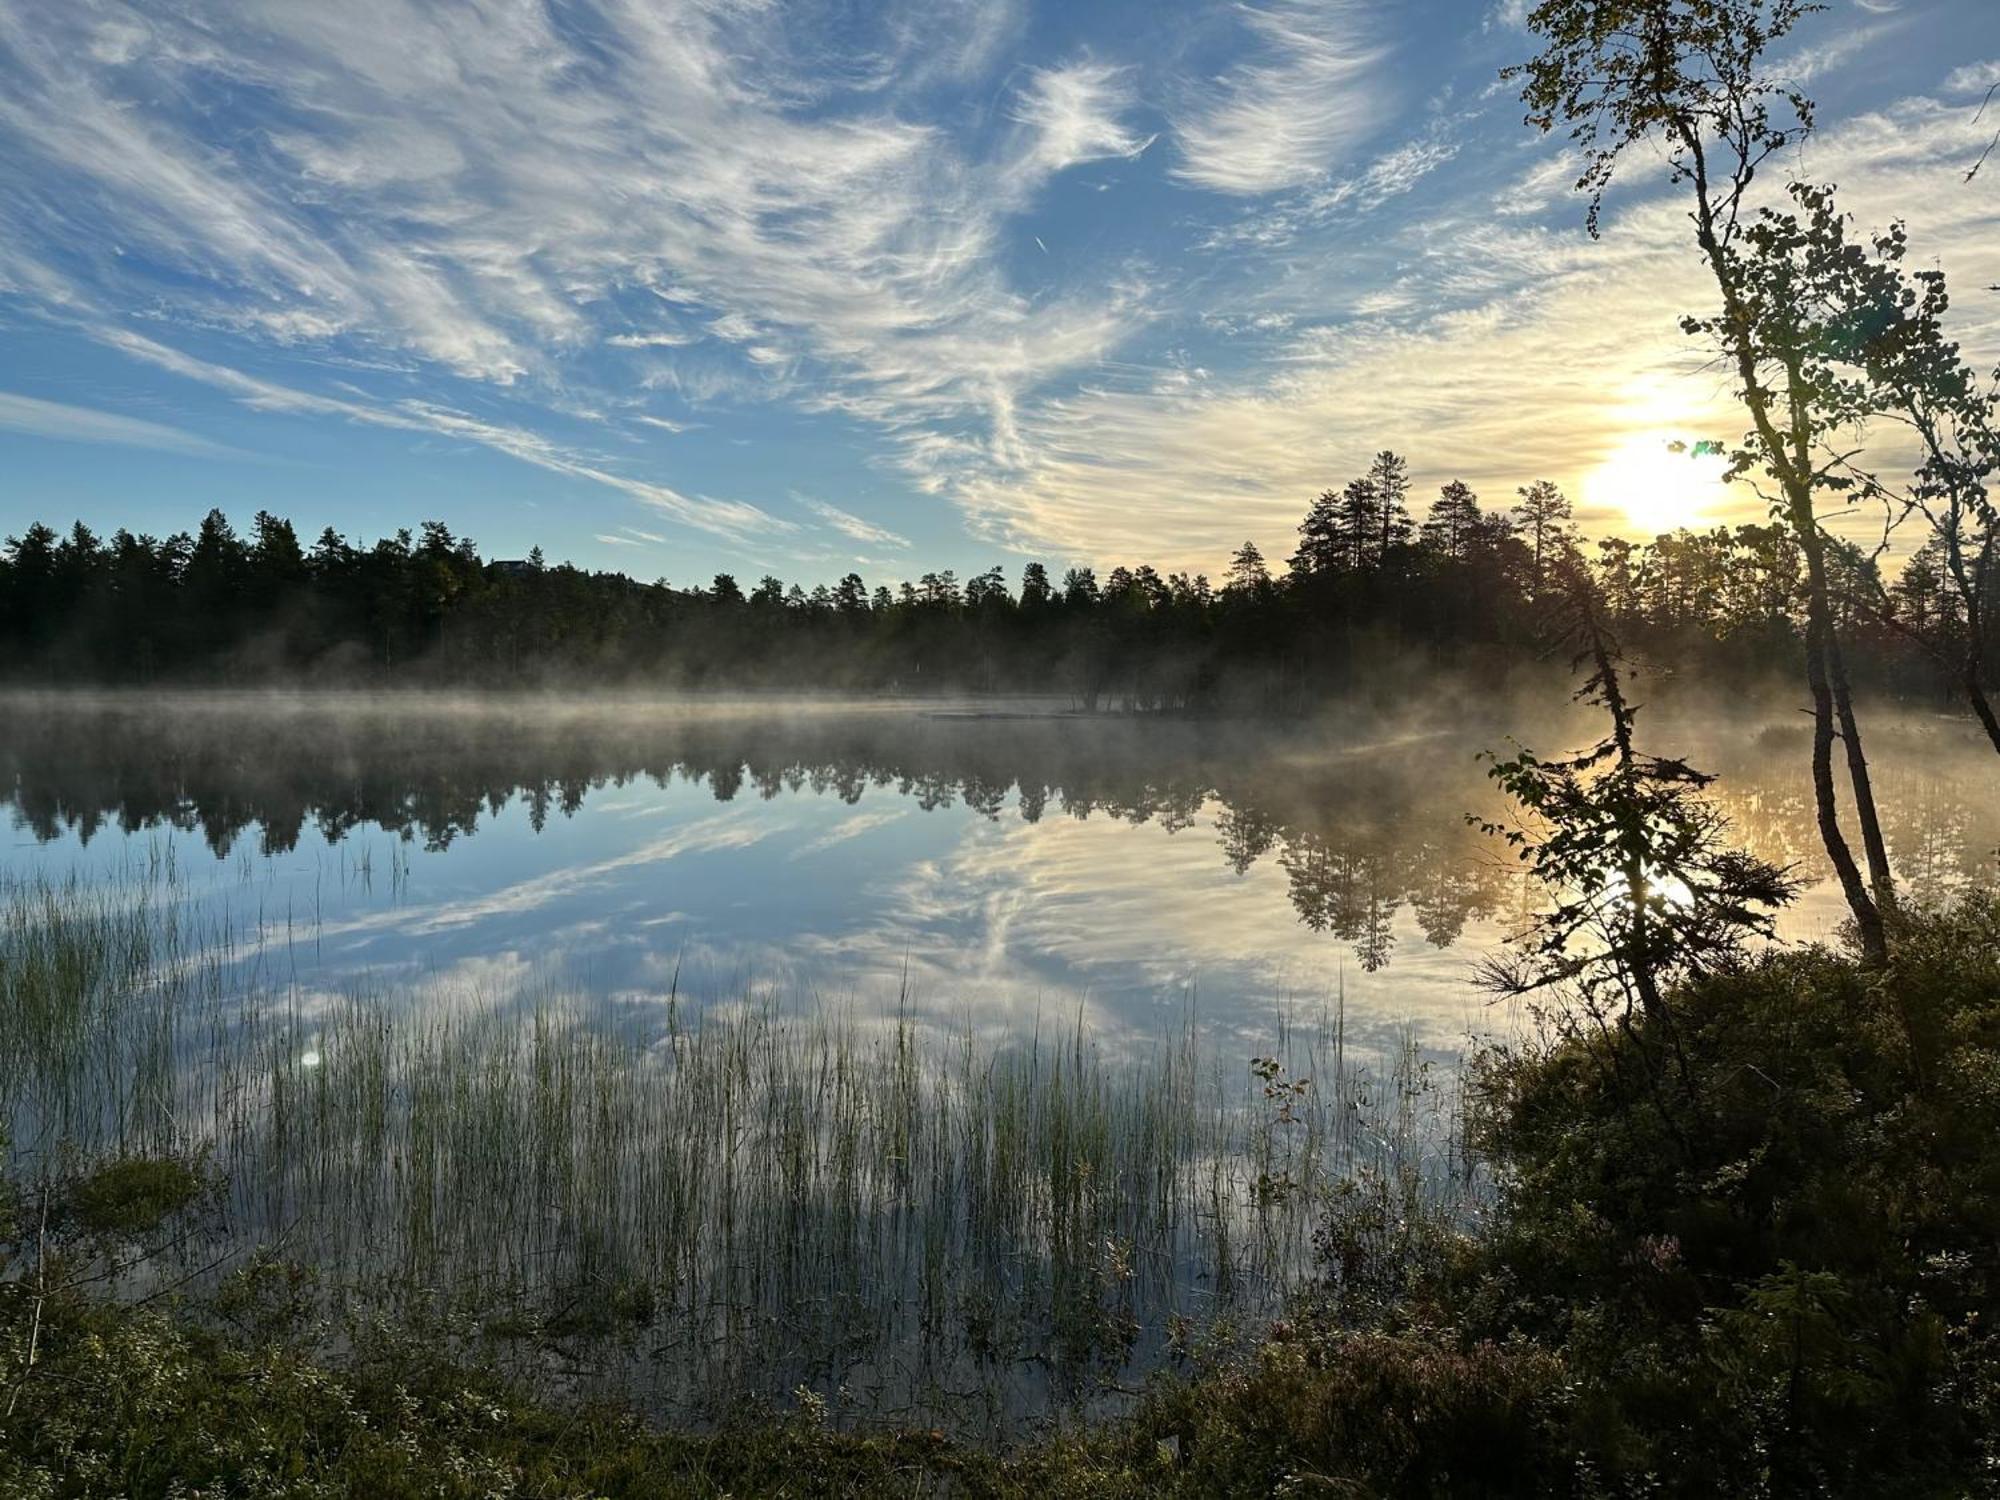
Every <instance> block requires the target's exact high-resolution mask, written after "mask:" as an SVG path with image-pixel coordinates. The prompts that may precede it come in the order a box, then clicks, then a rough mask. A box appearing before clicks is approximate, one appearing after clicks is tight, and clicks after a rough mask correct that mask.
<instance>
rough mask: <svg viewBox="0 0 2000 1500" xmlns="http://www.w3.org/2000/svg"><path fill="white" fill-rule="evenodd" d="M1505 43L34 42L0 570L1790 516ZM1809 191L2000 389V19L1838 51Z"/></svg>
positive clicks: (1011, 552) (1075, 10) (113, 11)
mask: <svg viewBox="0 0 2000 1500" xmlns="http://www.w3.org/2000/svg"><path fill="white" fill-rule="evenodd" d="M1518 9H1519V7H1518V6H1517V5H1510V4H1507V3H1501V4H1495V3H1493V0H1404V3H1394V0H1375V3H1369V0H1260V3H1257V4H1246V5H1215V4H1208V5H1188V6H1177V5H1171V4H1164V3H1157V0H1156V3H1148V4H1126V3H1122V0H1097V3H1091V4H1086V5H1077V4H1055V3H1031V0H990V3H971V0H907V3H906V0H883V3H878V4H872V5H870V4H858V3H853V0H839V3H828V4H819V3H816V0H485V3H478V4H474V3H464V0H460V3H451V4H447V3H443V0H340V3H338V4H307V3H302V0H203V3H201V4H199V5H182V4H169V3H166V0H156V3H150V4H136V5H128V4H123V3H115V0H0V351H4V357H0V455H4V458H0V531H8V530H18V529H19V528H20V527H21V526H22V525H25V524H26V523H27V522H28V521H30V520H32V519H36V518H41V519H47V520H49V521H51V522H53V523H55V524H58V525H66V524H67V522H68V521H69V520H70V519H71V518H73V517H75V516H82V517H84V518H86V519H88V520H89V521H90V522H91V523H92V524H93V525H95V526H97V527H98V528H99V529H100V530H109V529H111V528H113V527H116V526H120V525H126V526H131V527H133V528H134V529H140V530H150V531H153V532H156V533H160V532H166V531H170V530H176V529H181V528H183V527H188V526H191V525H192V524H193V522H194V521H195V520H196V519H197V518H198V516H199V515H200V513H201V512H202V511H204V510H205V509H206V508H207V507H208V506H210V505H212V504H217V505H221V506H223V507H224V508H225V509H226V510H228V511H230V512H231V513H232V514H233V515H235V516H236V517H237V518H238V519H239V521H247V520H248V518H249V516H250V514H251V513H252V512H253V511H255V510H256V509H258V508H260V507H268V508H271V509H273V510H277V511H279V512H281V513H283V514H288V515H290V516H292V517H293V518H294V519H295V520H296V521H298V522H299V523H300V525H301V527H302V528H308V527H309V528H311V529H314V530H316V529H317V528H318V527H319V526H321V525H324V524H332V525H334V526H336V527H338V528H340V529H341V530H343V531H344V532H347V533H348V534H349V535H350V536H354V537H357V538H359V539H361V540H363V541H367V540H372V539H373V537H374V536H375V535H377V534H379V533H381V532H383V531H385V530H388V529H392V528H394V527H395V526H398V525H403V524H411V523H413V522H414V521H416V520H417V519H420V518H431V517H436V518H439V519H442V520H444V521H446V522H447V523H448V524H449V525H451V526H452V527H453V528H454V529H455V530H458V531H461V532H469V533H470V534H472V535H473V536H474V537H476V538H477V539H478V540H479V541H480V543H481V544H482V546H483V547H484V549H485V550H486V551H487V552H488V553H489V555H501V556H508V555H518V554H520V553H524V552H525V551H526V550H527V548H528V547H529V546H530V545H533V544H536V543H539V544H540V545H541V546H543V548H544V549H545V550H546V551H547V552H548V553H549V555H550V556H551V557H568V558H572V559H574V560H576V561H577V562H579V563H583V564H586V565H591V566H600V567H618V568H622V569H624V570H625V571H628V572H631V573H634V574H637V575H639V576H642V577H649V578H650V577H660V576H664V577H667V578H669V579H671V580H673V581H675V582H680V583H689V582H698V581H700V580H703V579H705V578H706V577H707V576H708V575H709V574H710V573H713V572H715V571H716V570H718V569H722V568H728V569H729V570H731V571H735V572H738V573H747V574H751V575H755V574H757V573H761V572H763V571H767V570H768V571H774V572H777V573H779V574H780V575H781V576H783V577H785V578H787V579H794V578H803V579H806V580H813V579H822V578H825V579H830V578H833V577H837V576H838V575H839V574H840V573H843V572H845V571H847V570H848V569H850V568H852V569H855V570H857V571H859V572H861V573H862V574H863V575H864V576H866V577H867V578H868V579H869V581H870V582H871V583H872V582H893V581H894V580H896V579H898V578H902V577H910V576H914V575H915V574H917V573H919V572H922V571H924V570H926V569H930V568H936V567H956V568H958V569H960V570H961V571H971V570H973V569H976V568H980V567H984V566H987V565H989V564H991V563H995V562H998V563H1002V564H1004V565H1006V566H1007V568H1008V570H1009V572H1010V573H1013V572H1015V571H1017V570H1018V567H1019V564H1020V562H1021V561H1022V560H1023V558H1024V557H1026V556H1038V557H1043V558H1047V559H1050V560H1052V561H1056V562H1058V563H1066V562H1071V561H1081V562H1091V563H1096V564H1098V565H1100V566H1103V565H1110V564H1113V563H1117V562H1121V561H1122V562H1132V563H1136V562H1139V561H1153V562H1155V563H1157V564H1159V565H1162V566H1166V567H1182V566H1185V567H1193V568H1206V569H1208V570H1210V571H1211V572H1214V571H1218V570H1219V569H1220V567H1221V565H1222V561H1223V558H1224V557H1225V556H1226V554H1227V552H1228V550H1229V549H1230V548H1231V547H1233V546H1234V545H1235V543H1236V542H1237V541H1240V540H1241V539H1242V538H1243V537H1245V536H1251V537H1255V538H1257V539H1259V540H1260V541H1261V542H1262V543H1263V545H1264V546H1265V549H1266V550H1267V551H1268V552H1271V553H1273V554H1274V555H1279V556H1282V555H1283V554H1284V552H1286V551H1287V550H1289V543H1290V541H1291V538H1292V528H1293V526H1294V524H1295V522H1296V520H1297V517H1298V515H1299V513H1300V512H1301V511H1302V510H1303V509H1304V506H1305V504H1306V502H1307V501H1308V500H1309V499H1310V497H1311V495H1312V494H1313V493H1314V492H1316V491H1317V490H1318V489H1320V488H1323V487H1325V486H1326V485H1328V484H1337V483H1338V482H1340V481H1341V480H1343V479H1344V478H1345V477H1346V476H1347V475H1349V474H1351V473H1353V472H1356V471H1358V470H1359V469H1360V468H1362V467H1363V466H1365V464H1366V462H1367V459H1368V456H1369V455H1370V454H1371V453H1372V452H1373V451H1374V450H1375V449H1377V448H1380V447H1383V446H1393V447H1396V448H1398V449H1399V450H1401V451H1404V452H1405V453H1407V454H1408V455H1409V456H1410V459H1411V463H1412V469H1413V472H1414V474H1415V476H1416V478H1417V480H1418V482H1419V484H1420V486H1423V487H1426V488H1428V487H1434V486H1435V485H1436V484H1437V483H1441V482H1442V481H1444V480H1446V479H1449V478H1452V477H1454V476H1460V475H1462V476H1463V477H1465V478H1467V479H1468V480H1470V481H1471V482H1472V483H1473V484H1474V485H1475V487H1476V488H1478V489H1479V490H1480V491H1481V492H1482V494H1483V495H1484V496H1485V497H1486V498H1487V499H1488V500H1489V501H1504V500H1506V499H1507V498H1510V497H1511V496H1512V493H1513V489H1514V487H1515V486H1516V485H1519V484H1523V483H1526V482H1528V481H1529V480H1531V479H1534V478H1537V477H1542V476H1548V477H1553V478H1556V479H1557V480H1559V481H1560V482H1562V483H1564V484H1565V485H1566V486H1567V487H1569V488H1570V490H1571V492H1572V493H1573V494H1575V495H1576V496H1577V497H1578V499H1579V502H1580V510H1581V513H1582V514H1583V516H1584V518H1585V520H1586V522H1587V524H1589V525H1590V526H1591V527H1592V528H1593V529H1596V530H1610V531H1623V532H1627V533H1632V534H1645V533H1648V532H1650V531H1651V530H1653V529H1656V527H1657V526H1658V525H1660V524H1668V523H1673V522H1678V521H1682V520H1694V521H1703V520H1725V519H1726V520H1734V519H1742V518H1746V517H1748V516H1751V515H1754V514H1755V513H1756V512H1757V509H1758V507H1757V504H1756V502H1755V500H1754V497H1751V496H1749V495H1747V494H1734V493H1728V492H1724V491H1722V490H1721V489H1720V487H1719V486H1716V485H1714V484H1713V483H1712V482H1711V481H1710V478H1709V477H1708V476H1704V475H1702V474H1699V473H1695V472H1693V471H1691V470H1689V469H1688V468H1687V466H1686V465H1685V463H1683V462H1679V461H1672V462H1674V463H1675V465H1676V466H1673V467H1670V466H1669V465H1670V461H1669V460H1668V459H1667V458H1666V457H1664V443H1665V440H1666V439H1667V438H1668V437H1670V436H1674V435H1677V434H1681V433H1694V432H1699V433H1704V434H1706V433H1714V432H1727V431H1728V430H1730V427H1731V425H1732V424H1731V423H1729V421H1728V419H1727V407H1726V398H1727V389H1726V386H1725V385H1724V384H1723V383H1722V382H1720V380H1719V378H1718V377H1717V375H1716V374H1715V373H1714V371H1713V370H1711V369H1706V368H1704V367H1703V363H1702V360H1701V357H1700V354H1699V351H1695V350H1691V349H1690V348H1689V347H1688V346H1687V345H1686V344H1685V342H1684V341H1683V340H1682V339H1681V337H1680V335H1679V334H1678V332H1677V330H1676V327H1675V323H1676V319H1677V317H1678V315H1679V314H1680V313H1681V312H1683V311H1685V310H1687V309H1689V308H1691V307H1699V306H1700V305H1702V299H1701V295H1700V294H1701V286H1700V281H1699V268H1698V267H1695V266H1691V265H1690V264H1689V263H1688V260H1687V257H1686V255H1685V254H1684V253H1683V251H1682V246H1681V240H1682V237H1683V234H1684V227H1685V226H1684V221H1683V220H1681V219H1680V218H1679V217H1678V210H1677V209H1676V207H1675V205H1674V204H1673V203H1672V202H1671V201H1670V200H1668V199H1667V198H1665V197H1664V196H1663V195H1662V194H1661V193H1660V192H1659V191H1658V189H1657V186H1656V185H1655V184H1654V183H1652V182H1650V181H1645V182H1643V184H1641V183H1640V182H1638V181H1635V184H1634V186H1632V187H1631V188H1628V189H1625V190H1623V191H1621V192H1620V193H1619V194H1618V196H1617V197H1616V198H1615V200H1614V202H1613V205H1612V210H1611V213H1610V215H1609V217H1608V219H1607V227H1606V233H1605V236H1604V238H1603V240H1602V241H1600V242H1597V243H1592V242H1591V241H1590V240H1588V239H1587V238H1586V237H1585V235H1584V234H1583V231H1582V225H1581V205H1580V204H1578V203H1577V202H1576V201H1575V200H1574V199H1573V198H1572V197H1571V196H1570V195H1568V193H1567V192H1566V188H1567V185H1568V182H1569V180H1570V178H1571V177H1572V176H1573V172H1572V170H1571V167H1570V164H1569V163H1568V162H1567V161H1566V159H1565V158H1564V156H1563V154H1562V151H1561V148H1560V143H1559V142H1550V141H1545V140H1540V139H1537V138H1536V137H1535V136H1534V135H1533V134H1532V133H1531V132H1529V131H1528V130H1526V129H1525V128H1523V127H1522V126H1521V124H1520V113H1521V111H1520V107H1519V104H1518V103H1517V102H1516V101H1515V99H1514V98H1513V97H1512V95H1511V93H1510V92H1508V91H1506V90H1503V89H1501V88H1500V87H1498V86H1497V85H1496V83H1495V75H1496V73H1497V70H1498V69H1499V68H1500V67H1501V66H1503V65H1504V64H1506V63H1508V62H1510V61H1514V60H1517V59H1519V58H1520V57H1522V56H1523V55H1525V53H1526V52H1527V50H1528V49H1529V47H1530V45H1531V44H1530V41H1529V38H1528V37H1527V36H1526V34H1525V33H1524V32H1523V31H1522V30H1521V28H1520V26H1519V19H1518ZM1785 64H1786V66H1787V67H1788V68H1790V69H1791V70H1792V71H1793V72H1794V74H1795V75H1796V76H1797V77H1799V78H1801V79H1803V80H1805V81H1806V83H1807V84H1808V86H1809V88H1810V90H1811V91H1812V92H1813V93H1814V94H1815V95H1816V96H1817V97H1818V98H1819V99H1820V101H1821V104H1822V121H1821V124H1822V129H1821V132H1820V135H1819V136H1818V137H1817V138H1816V139H1815V140H1814V141H1813V142H1812V143H1811V144H1810V145H1809V146H1808V147H1807V148H1806V150H1805V153H1804V155H1803V158H1802V159H1800V160H1796V161H1795V162H1794V163H1793V164H1792V165H1793V166H1794V168H1795V169H1796V170H1799V171H1801V172H1803V173H1805V174H1806V175H1810V176H1814V177H1817V178H1820V179H1824V180H1833V181H1836V182H1838V183H1839V184H1840V185H1841V188H1842V190H1843V201H1844V202H1845V203H1846V204H1847V205H1848V206H1849V207H1850V208H1851V209H1852V211H1853V212H1855V214H1856V215H1857V217H1858V218H1860V219H1861V220H1862V221H1863V222H1865V223H1880V222H1883V221H1885V220H1887V219H1888V218H1890V217H1893V216H1897V215H1901V216H1903V217H1906V218H1907V219H1908V220H1909V221H1910V225H1911V230H1912V235H1913V239H1914V242H1915V244H1916V246H1917V254H1918V258H1919V259H1921V260H1923V261H1924V262H1925V263H1930V262H1932V261H1935V262H1936V263H1939V264H1942V265H1943V266H1944V267H1945V268H1946V269H1947V271H1949V272H1950V273H1951V275H1952V277H1953V282H1954V286H1955V287H1956V288H1957V289H1958V309H1959V311H1960V314H1961V319H1962V320H1961V324H1960V328H1959V331H1960V333H1961V334H1962V335H1963V337H1964V338H1965V341H1966V343H1967V345H1968V347H1969V349H1970V350H1971V351H1972V352H1973V353H1974V354H1975V355H1976V356H1978V357H1979V358H1981V359H1982V360H1983V361H1984V362H1986V363H1989V364H1990V363H1993V362H1995V361H1996V360H2000V293H1987V292H1985V291H1983V290H1981V288H1983V287H1985V286H1987V285H1990V284H1993V283H2000V235H1997V234H1996V233H1995V232H1994V231H1995V229H1996V227H2000V223H1996V221H2000V170H1989V171H1987V172H1985V173H1982V174H1981V176H1980V177H1978V178H1976V179H1975V180H1974V181H1972V182H1971V183H1966V182H1965V181H1964V180H1963V179H1964V173H1965V170H1966V168H1967V167H1968V166H1969V165H1970V164H1971V162H1972V161H1973V160H1974V159H1975V158H1976V157H1977V156H1978V153H1979V151H1980V149H1981V147H1982V146H1983V145H1984V143H1985V142H1986V141H1987V140H1988V139H1990V138H1991V135H1992V131H1993V128H1994V127H1995V125H1996V124H2000V121H1996V118H1995V111H1994V110H1993V109H1989V110H1988V113H1987V116H1986V118H1985V119H1983V120H1982V119H1978V118H1976V115H1977V111H1978V108H1979V105H1980V101H1981V98H1982V96H1983V95H1984V94H1985V92H1986V90H1987V89H1988V88H1989V87H1990V86H1991V85H1992V84H1993V83H1995V82H2000V6H1995V5H1993V4H1991V3H1990V0H1900V3H1892V0H1834V3H1833V5H1832V7H1831V9H1830V11H1829V12H1828V13H1827V14H1825V15H1822V16H1819V17H1816V18H1814V19H1812V20H1811V21H1810V22H1808V24H1807V26H1806V28H1805V29H1804V30H1803V31H1802V32H1801V34H1800V35H1799V36H1798V37H1797V38H1796V39H1795V41H1794V42H1793V43H1792V44H1791V46H1790V49H1789V51H1788V53H1787V54H1786V58H1785Z"/></svg>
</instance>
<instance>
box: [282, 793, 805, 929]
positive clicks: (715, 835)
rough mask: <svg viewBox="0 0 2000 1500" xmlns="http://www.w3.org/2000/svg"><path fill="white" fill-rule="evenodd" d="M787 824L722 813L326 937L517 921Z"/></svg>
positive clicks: (377, 915) (351, 922)
mask: <svg viewBox="0 0 2000 1500" xmlns="http://www.w3.org/2000/svg"><path fill="white" fill-rule="evenodd" d="M786 826H788V825H787V824H785V823H783V822H776V821H773V820H772V819H770V818H769V817H768V816H760V815H759V814H758V811H757V809H756V808H755V807H754V806H751V805H746V806H745V807H743V808H741V809H735V810H731V811H729V812H724V813H718V814H716V815H715V816H713V817H710V818H704V819H702V820H701V821H700V822H698V823H691V824H689V825H688V826H686V827H685V828H676V829H675V830H674V831H673V832H671V833H668V834H664V835H662V836H661V837H659V838H657V839H652V840H650V841H649V842H647V843H645V844H642V845H640V846H639V847H638V848H636V849H630V850H627V851H626V852H624V853H623V854H616V855H613V856H611V857H610V858H608V859H601V860H597V861H595V862H594V863H591V864H585V865H577V866H574V867H572V868H569V869H562V870H551V871H550V872H549V873H548V874H546V875H537V876H535V877H534V878H533V879H530V880H523V881H518V882H516V883H515V884H513V885H510V886H506V887H504V888H503V889H501V890H497V891H493V892H491V893H489V894H487V895H484V896H476V897H473V898H471V899H469V900H465V901H454V902H447V903H443V904H440V905H437V906H430V907H419V908H416V909H414V910H411V909H404V910H398V911H383V912H369V913H366V914H364V915H362V916H358V917H350V918H348V919H346V920H344V921H339V922H332V923H328V924H327V925H326V926H325V927H324V928H322V929H321V930H322V932H323V933H324V934H325V935H326V936H328V937H342V936H347V935H351V934H354V933H366V932H379V931H395V932H401V933H405V934H408V935H410V936H413V937H422V936H425V935H427V934H431V933H438V932H444V931H447V930H449V929H451V928H456V927H470V926H473V925H475V924H477V923H480V922H485V921H490V920H491V919H492V918H494V917H503V916H518V915H521V914H523V913H526V912H530V911H533V910H535V909H537V908H539V907H544V906H547V905H548V904H549V903H551V902H553V901H556V900H559V899H561V898H562V897H565V896H571V895H574V894H576V893H577V892H578V891H581V890H584V889H586V888H588V887H591V886H595V885H600V884H602V883H603V882H604V880H605V878H606V877H607V876H612V875H617V874H619V873H621V872H623V871H626V870H631V869H635V868H639V867H642V866H646V865H657V864H663V863H665V862H666V861H668V860H671V859H677V858H679V857H681V856H682V855H686V854H707V853H713V852H715V851H717V850H723V849H747V848H749V847H750V846H752V845H754V844H758V843H761V842H762V841H763V840H765V839H767V838H769V837H770V836H771V835H772V834H774V833H778V832H780V831H782V830H783V829H784V828H785V827H786Z"/></svg>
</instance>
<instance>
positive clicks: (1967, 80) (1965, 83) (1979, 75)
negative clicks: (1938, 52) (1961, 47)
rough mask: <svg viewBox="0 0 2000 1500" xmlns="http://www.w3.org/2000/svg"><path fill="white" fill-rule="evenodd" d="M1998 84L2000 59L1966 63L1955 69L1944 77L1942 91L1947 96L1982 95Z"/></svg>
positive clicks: (1999, 79) (1999, 80) (1999, 81)
mask: <svg viewBox="0 0 2000 1500" xmlns="http://www.w3.org/2000/svg"><path fill="white" fill-rule="evenodd" d="M1996 83H2000V58H1991V59H1989V60H1987V61H1986V62H1976V63H1966V64H1964V65H1963V66H1961V67H1956V68H1953V69H1952V70H1951V72H1950V73H1949V74H1947V75H1946V77H1945V80H1944V91H1945V92H1946V93H1947V94H1983V93H1985V92H1986V90H1988V89H1990V88H1992V87H1993V86H1994V85H1995V84H1996Z"/></svg>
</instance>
